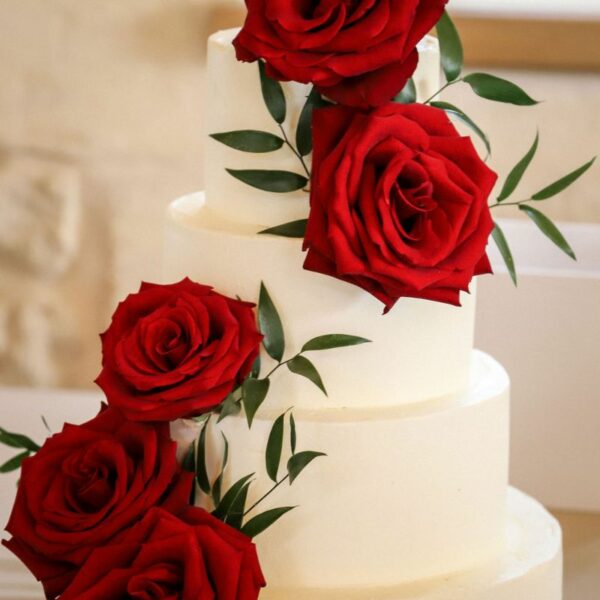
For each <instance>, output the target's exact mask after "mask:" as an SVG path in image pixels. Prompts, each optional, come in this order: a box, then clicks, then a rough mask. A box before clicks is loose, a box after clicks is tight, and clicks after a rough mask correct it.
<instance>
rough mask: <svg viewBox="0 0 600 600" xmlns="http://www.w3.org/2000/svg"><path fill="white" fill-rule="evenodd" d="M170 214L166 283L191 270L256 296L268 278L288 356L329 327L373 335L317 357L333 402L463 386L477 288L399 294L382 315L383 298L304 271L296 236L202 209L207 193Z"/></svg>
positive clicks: (303, 399) (364, 403)
mask: <svg viewBox="0 0 600 600" xmlns="http://www.w3.org/2000/svg"><path fill="white" fill-rule="evenodd" d="M166 221H167V222H166V231H165V247H164V255H163V256H164V264H163V280H164V281H165V282H173V281H176V280H179V279H183V278H184V277H190V278H191V279H193V280H196V281H198V282H200V283H204V284H209V285H212V286H214V287H215V289H216V290H217V291H219V292H221V293H224V294H227V295H229V296H231V297H235V296H240V297H241V298H243V299H244V300H249V301H256V300H257V299H258V294H259V286H260V283H261V281H263V282H264V283H265V285H266V286H267V288H268V290H269V292H270V295H271V297H272V298H273V301H274V302H275V304H276V306H277V309H278V311H279V313H280V315H281V317H282V320H283V326H284V329H285V336H286V346H287V349H286V350H287V351H286V356H293V355H294V354H295V353H297V352H299V351H300V349H301V348H302V345H303V344H304V343H305V342H307V341H308V340H309V339H311V338H313V337H316V336H320V335H324V334H330V333H344V334H352V335H357V336H361V337H364V338H367V339H369V340H371V342H372V343H370V344H364V345H362V346H355V347H352V348H343V349H338V350H335V351H328V352H316V353H312V354H311V358H312V359H314V362H315V364H316V366H317V368H318V370H319V372H320V374H321V376H322V378H323V381H324V383H325V386H326V387H327V389H328V391H329V398H328V399H325V403H327V405H329V406H331V407H352V408H360V407H363V408H372V407H374V406H397V405H399V404H414V403H418V402H423V401H430V400H432V399H434V398H444V397H451V396H455V395H457V394H460V393H461V392H463V391H464V390H465V389H466V387H467V384H468V378H469V369H470V362H471V351H472V348H473V333H474V320H475V297H474V296H475V294H474V293H472V294H470V295H469V294H463V295H462V297H461V300H462V304H463V305H462V307H455V306H450V305H447V304H441V303H435V302H429V301H424V300H419V299H412V298H402V299H401V300H400V301H399V302H398V304H397V305H396V306H395V307H394V309H393V310H392V311H391V312H390V313H388V314H387V315H383V314H382V312H383V305H382V304H381V303H380V302H379V301H378V300H376V299H375V298H373V297H372V296H370V295H369V294H367V293H365V292H364V290H361V289H359V288H357V287H355V286H353V285H351V284H348V283H345V282H342V281H339V280H337V279H334V278H332V277H327V276H324V275H320V274H317V273H312V272H309V271H306V270H304V269H303V268H302V262H303V260H304V254H303V252H302V243H301V241H300V240H298V239H290V238H283V237H275V236H265V235H257V234H255V233H251V234H248V233H242V232H239V231H232V230H231V229H229V228H228V226H227V225H226V224H224V223H223V222H222V221H220V220H219V219H218V217H216V216H215V215H214V214H213V213H212V212H211V211H210V210H209V209H208V208H207V207H206V206H205V196H204V194H203V193H196V194H191V195H188V196H185V197H183V198H179V199H178V200H175V201H173V202H172V203H171V204H170V205H169V207H168V210H167V219H166ZM474 288H475V286H474V285H473V289H474ZM268 366H269V365H268V364H266V363H265V369H267V368H268ZM285 386H286V387H285V394H283V395H284V396H285V398H282V402H284V404H285V407H286V408H287V406H290V405H294V406H296V407H298V408H311V407H314V408H321V407H322V406H323V405H324V398H323V395H322V393H321V392H320V391H319V390H318V389H317V388H316V387H315V386H313V385H312V384H311V383H310V382H309V381H306V380H304V379H302V378H298V377H294V378H292V377H286V378H285ZM283 395H282V396H283ZM282 406H283V404H282Z"/></svg>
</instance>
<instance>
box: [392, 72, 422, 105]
mask: <svg viewBox="0 0 600 600" xmlns="http://www.w3.org/2000/svg"><path fill="white" fill-rule="evenodd" d="M416 101H417V86H416V85H415V80H414V79H413V78H412V77H411V78H410V79H409V80H408V81H407V82H406V85H405V86H404V88H403V89H402V91H401V92H400V93H399V94H398V95H397V96H396V97H395V98H394V102H396V103H397V104H413V103H414V102H416Z"/></svg>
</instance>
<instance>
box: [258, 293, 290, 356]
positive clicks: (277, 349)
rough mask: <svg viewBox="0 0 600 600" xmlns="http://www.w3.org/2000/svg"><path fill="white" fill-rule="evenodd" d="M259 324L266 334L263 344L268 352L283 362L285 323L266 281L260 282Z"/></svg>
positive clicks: (264, 334)
mask: <svg viewBox="0 0 600 600" xmlns="http://www.w3.org/2000/svg"><path fill="white" fill-rule="evenodd" d="M258 324H259V326H260V331H261V333H262V334H263V336H264V338H263V346H264V347H265V350H266V351H267V354H268V355H269V356H270V357H271V358H273V359H275V360H276V361H278V362H281V359H282V358H283V353H284V352H285V336H284V333H283V325H282V324H281V318H280V317H279V313H278V312H277V309H276V308H275V304H273V300H271V296H270V295H269V292H268V291H267V288H266V286H265V284H264V283H261V284H260V296H259V299H258Z"/></svg>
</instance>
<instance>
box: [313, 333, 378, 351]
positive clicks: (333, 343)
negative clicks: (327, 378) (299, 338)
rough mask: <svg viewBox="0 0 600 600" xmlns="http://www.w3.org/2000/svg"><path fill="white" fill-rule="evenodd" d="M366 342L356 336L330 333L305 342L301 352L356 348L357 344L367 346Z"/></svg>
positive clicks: (367, 341) (369, 341) (368, 341)
mask: <svg viewBox="0 0 600 600" xmlns="http://www.w3.org/2000/svg"><path fill="white" fill-rule="evenodd" d="M369 343H371V340H367V339H366V338H363V337H358V336H357V335H346V334H345V333H330V334H328V335H320V336H318V337H316V338H313V339H312V340H310V341H308V342H306V344H304V346H302V352H311V351H315V350H331V349H332V348H344V347H345V346H358V345H359V344H369Z"/></svg>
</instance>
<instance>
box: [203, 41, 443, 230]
mask: <svg viewBox="0 0 600 600" xmlns="http://www.w3.org/2000/svg"><path fill="white" fill-rule="evenodd" d="M237 32H238V30H237V29H228V30H226V31H220V32H218V33H215V34H214V35H212V36H211V37H210V39H209V42H208V65H207V81H206V89H207V98H206V113H205V114H206V133H207V134H212V133H223V132H228V131H238V130H244V129H254V130H259V131H268V132H271V133H275V134H280V133H281V132H280V131H279V129H278V125H277V123H275V121H274V120H273V118H272V117H271V116H270V114H269V113H268V111H267V108H266V106H265V103H264V101H263V97H262V93H261V89H260V78H259V72H258V66H257V64H248V63H241V62H238V61H237V60H236V57H235V50H234V48H233V46H232V41H233V39H234V37H235V36H236V34H237ZM414 81H415V84H416V87H417V92H418V96H419V97H420V98H421V99H425V98H428V97H429V96H431V95H433V94H434V93H435V92H436V91H437V90H438V89H439V82H440V60H439V49H438V43H437V40H436V39H435V38H433V37H426V38H425V39H424V40H423V41H422V42H421V43H420V44H419V67H418V69H417V72H416V73H415V76H414ZM283 88H284V93H285V96H286V100H287V119H286V122H285V123H284V126H283V127H284V129H285V131H286V133H287V134H288V135H289V136H290V138H291V139H292V140H293V139H294V137H295V134H294V132H295V131H296V125H297V122H298V118H299V116H300V112H301V110H302V107H303V106H304V104H305V102H306V96H307V95H308V93H309V91H310V88H309V86H306V85H301V84H297V83H293V82H289V83H284V84H283ZM226 168H231V169H269V170H284V171H292V172H296V173H302V170H301V165H300V163H299V161H298V159H297V157H296V156H294V155H293V153H292V152H291V150H290V149H289V148H288V147H286V146H284V147H283V148H281V149H280V150H278V151H277V152H273V153H269V154H252V153H245V152H239V151H237V150H233V149H231V148H229V147H227V146H225V145H223V144H221V143H219V142H217V141H215V140H213V139H211V138H208V141H207V146H206V159H205V184H206V185H205V189H206V202H207V207H208V208H210V210H211V212H213V213H215V215H218V217H220V219H221V220H222V221H223V225H224V226H225V228H226V229H228V230H230V231H234V232H239V233H256V232H257V231H260V230H262V229H265V228H267V227H270V226H274V225H280V224H281V223H287V222H289V221H294V220H296V219H303V218H306V215H307V214H308V194H307V193H306V192H304V191H302V190H300V191H298V192H295V193H286V194H276V193H270V192H263V191H261V190H258V189H255V188H252V187H250V186H248V185H246V184H244V183H242V182H240V181H238V180H237V179H235V178H234V177H232V176H231V175H229V173H227V171H226V170H225V169H226Z"/></svg>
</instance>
